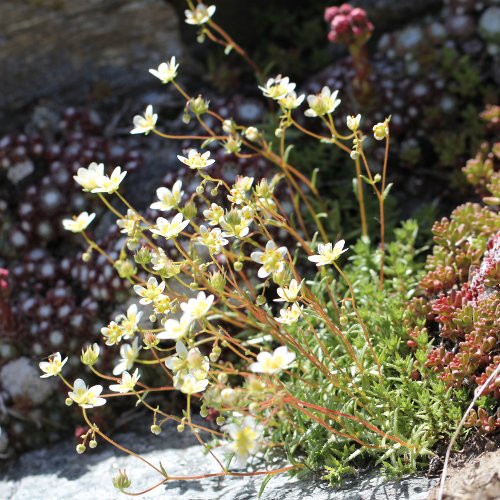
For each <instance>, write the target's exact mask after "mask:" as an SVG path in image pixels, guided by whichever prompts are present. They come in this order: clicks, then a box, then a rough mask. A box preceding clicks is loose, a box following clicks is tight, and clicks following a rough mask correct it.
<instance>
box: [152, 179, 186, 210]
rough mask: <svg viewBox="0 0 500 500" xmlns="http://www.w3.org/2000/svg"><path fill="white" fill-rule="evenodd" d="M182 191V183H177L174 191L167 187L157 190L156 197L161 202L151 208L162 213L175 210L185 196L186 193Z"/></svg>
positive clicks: (153, 204)
mask: <svg viewBox="0 0 500 500" xmlns="http://www.w3.org/2000/svg"><path fill="white" fill-rule="evenodd" d="M181 189H182V181H176V182H175V184H174V185H173V187H172V191H171V190H170V189H167V188H166V187H161V188H158V189H157V190H156V196H157V197H158V199H159V200H160V201H155V202H154V203H151V208H152V209H153V210H160V211H162V212H166V211H167V210H171V209H172V208H175V207H176V206H177V205H178V204H179V201H180V200H181V198H182V195H183V194H184V191H181Z"/></svg>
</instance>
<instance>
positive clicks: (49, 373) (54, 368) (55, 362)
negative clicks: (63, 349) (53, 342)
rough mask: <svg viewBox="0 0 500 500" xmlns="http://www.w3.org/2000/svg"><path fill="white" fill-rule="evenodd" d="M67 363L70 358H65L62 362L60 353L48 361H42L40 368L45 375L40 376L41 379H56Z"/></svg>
mask: <svg viewBox="0 0 500 500" xmlns="http://www.w3.org/2000/svg"><path fill="white" fill-rule="evenodd" d="M67 361H68V358H64V359H63V360H62V361H61V354H60V353H59V352H56V353H54V354H52V355H51V356H50V357H49V360H48V361H42V362H41V363H39V365H38V366H39V367H40V370H42V372H44V374H43V375H40V378H47V377H55V376H56V375H59V373H61V371H62V367H63V366H64V365H65V364H66V362H67Z"/></svg>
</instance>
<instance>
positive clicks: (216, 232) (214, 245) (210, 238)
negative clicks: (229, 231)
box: [198, 225, 229, 255]
mask: <svg viewBox="0 0 500 500" xmlns="http://www.w3.org/2000/svg"><path fill="white" fill-rule="evenodd" d="M198 242H199V243H200V244H201V245H205V246H206V247H208V250H209V251H210V253H212V254H214V255H217V254H218V253H220V252H221V250H222V247H223V246H225V245H227V244H228V243H229V240H226V239H225V238H224V236H223V234H222V231H221V230H220V228H218V227H216V228H214V229H209V228H207V227H206V226H204V225H201V226H200V237H199V238H198Z"/></svg>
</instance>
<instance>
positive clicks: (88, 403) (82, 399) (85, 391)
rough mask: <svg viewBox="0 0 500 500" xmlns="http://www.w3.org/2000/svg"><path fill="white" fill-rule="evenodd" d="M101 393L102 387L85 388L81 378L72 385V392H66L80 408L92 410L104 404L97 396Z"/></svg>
mask: <svg viewBox="0 0 500 500" xmlns="http://www.w3.org/2000/svg"><path fill="white" fill-rule="evenodd" d="M101 392H102V385H94V386H93V387H87V386H86V385H85V382H84V381H83V380H82V379H81V378H77V379H76V380H75V383H74V384H73V390H72V391H70V392H68V396H69V397H70V398H71V399H72V400H73V401H74V402H75V403H77V404H78V405H80V406H81V407H82V408H94V406H102V405H103V404H104V403H106V400H105V399H104V398H100V397H99V395H100V394H101Z"/></svg>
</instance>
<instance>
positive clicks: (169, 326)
mask: <svg viewBox="0 0 500 500" xmlns="http://www.w3.org/2000/svg"><path fill="white" fill-rule="evenodd" d="M192 322H193V318H192V317H191V316H190V315H188V314H183V315H182V316H181V318H180V319H173V318H170V319H167V321H165V324H164V328H165V330H164V331H163V332H160V333H158V335H156V338H158V339H160V340H179V339H181V338H183V337H185V336H186V335H187V332H188V331H189V327H190V326H191V324H192Z"/></svg>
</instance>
